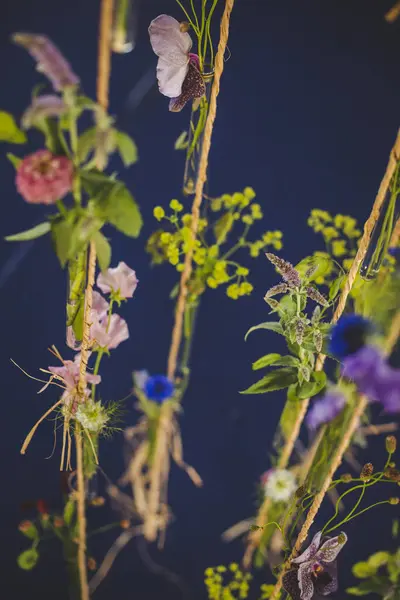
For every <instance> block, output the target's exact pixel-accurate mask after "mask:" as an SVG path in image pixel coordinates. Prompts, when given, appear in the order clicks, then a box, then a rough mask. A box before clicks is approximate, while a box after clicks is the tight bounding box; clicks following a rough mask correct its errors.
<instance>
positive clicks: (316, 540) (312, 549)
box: [292, 531, 322, 565]
mask: <svg viewBox="0 0 400 600" xmlns="http://www.w3.org/2000/svg"><path fill="white" fill-rule="evenodd" d="M321 536H322V532H321V531H318V533H316V534H315V535H314V537H313V539H312V541H311V544H310V545H309V546H308V548H307V549H306V550H304V552H303V554H300V556H298V557H297V558H294V559H293V560H292V563H295V564H297V565H299V564H300V563H303V562H306V561H308V560H310V559H311V558H312V557H313V556H315V554H316V552H317V550H318V548H319V544H320V542H321Z"/></svg>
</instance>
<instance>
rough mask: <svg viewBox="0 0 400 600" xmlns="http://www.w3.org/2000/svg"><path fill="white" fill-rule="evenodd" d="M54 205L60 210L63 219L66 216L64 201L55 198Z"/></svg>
mask: <svg viewBox="0 0 400 600" xmlns="http://www.w3.org/2000/svg"><path fill="white" fill-rule="evenodd" d="M56 205H57V208H58V210H59V211H60V214H61V216H62V217H64V219H66V218H67V216H68V211H67V209H66V208H65V205H64V202H63V201H62V200H57V202H56Z"/></svg>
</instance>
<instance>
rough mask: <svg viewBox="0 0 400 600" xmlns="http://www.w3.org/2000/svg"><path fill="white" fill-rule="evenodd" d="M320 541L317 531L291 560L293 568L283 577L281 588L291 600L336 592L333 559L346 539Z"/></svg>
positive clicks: (344, 537) (307, 599)
mask: <svg viewBox="0 0 400 600" xmlns="http://www.w3.org/2000/svg"><path fill="white" fill-rule="evenodd" d="M321 538H322V532H321V531H319V532H318V533H316V534H315V536H314V538H313V540H312V542H311V544H310V545H309V547H308V548H307V549H306V550H305V551H304V552H303V554H301V555H300V556H298V557H297V558H295V559H293V560H292V564H293V565H294V567H293V568H292V569H290V570H289V571H288V572H287V573H286V574H285V575H284V577H283V587H284V589H285V590H286V592H287V593H288V594H289V595H290V596H291V598H292V600H312V599H313V598H314V599H315V598H318V597H319V596H328V595H329V594H332V593H333V592H336V590H337V589H338V578H337V566H336V558H337V556H338V554H339V552H340V551H341V549H342V548H343V546H344V544H345V543H346V542H347V536H346V534H345V533H343V532H342V533H340V535H338V536H336V537H333V538H329V537H325V538H324V539H321ZM321 542H322V545H321Z"/></svg>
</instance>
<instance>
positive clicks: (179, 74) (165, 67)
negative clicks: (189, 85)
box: [157, 58, 189, 98]
mask: <svg viewBox="0 0 400 600" xmlns="http://www.w3.org/2000/svg"><path fill="white" fill-rule="evenodd" d="M188 71H189V60H188V61H187V62H186V63H185V64H184V65H183V66H177V65H174V64H173V63H169V62H167V61H166V60H163V59H162V58H159V59H158V63H157V81H158V89H159V90H160V92H161V94H163V95H164V96H167V98H177V97H179V96H180V95H181V93H182V86H183V82H184V81H185V79H186V75H187V74H188Z"/></svg>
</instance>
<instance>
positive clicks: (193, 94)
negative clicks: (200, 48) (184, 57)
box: [169, 61, 206, 112]
mask: <svg viewBox="0 0 400 600" xmlns="http://www.w3.org/2000/svg"><path fill="white" fill-rule="evenodd" d="M205 91H206V87H205V85H204V79H203V77H202V75H201V73H200V71H199V70H198V68H197V67H196V65H195V64H194V62H193V61H190V63H189V70H188V74H187V75H186V78H185V81H184V82H183V85H182V93H181V94H180V96H178V97H177V98H173V99H172V100H171V101H170V103H169V110H170V111H171V112H180V111H181V110H182V108H183V107H184V106H185V104H186V103H187V102H190V100H194V99H195V98H201V97H202V96H204V94H205Z"/></svg>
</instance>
